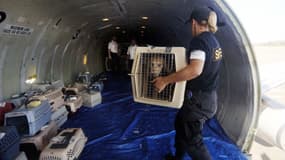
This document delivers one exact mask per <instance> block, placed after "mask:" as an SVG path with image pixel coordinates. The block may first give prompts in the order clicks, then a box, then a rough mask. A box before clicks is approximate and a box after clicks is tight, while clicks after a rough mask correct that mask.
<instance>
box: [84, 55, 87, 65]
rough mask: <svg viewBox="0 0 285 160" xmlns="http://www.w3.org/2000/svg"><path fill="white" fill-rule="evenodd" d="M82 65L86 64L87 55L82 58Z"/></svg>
mask: <svg viewBox="0 0 285 160" xmlns="http://www.w3.org/2000/svg"><path fill="white" fill-rule="evenodd" d="M83 64H84V65H86V64H87V54H84V56H83Z"/></svg>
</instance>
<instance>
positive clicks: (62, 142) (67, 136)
mask: <svg viewBox="0 0 285 160" xmlns="http://www.w3.org/2000/svg"><path fill="white" fill-rule="evenodd" d="M86 141H87V137H85V135H84V133H83V131H82V129H81V128H68V129H65V130H63V131H61V132H60V133H59V134H58V135H57V136H56V137H54V138H52V139H51V141H50V143H49V144H48V146H46V147H45V149H44V150H43V151H42V153H41V155H40V160H73V159H78V157H79V156H80V154H81V152H82V150H83V148H84V146H85V143H86Z"/></svg>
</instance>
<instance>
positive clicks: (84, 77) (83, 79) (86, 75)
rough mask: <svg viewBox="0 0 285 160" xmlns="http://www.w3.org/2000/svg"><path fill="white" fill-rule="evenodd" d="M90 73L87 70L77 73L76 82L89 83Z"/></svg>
mask: <svg viewBox="0 0 285 160" xmlns="http://www.w3.org/2000/svg"><path fill="white" fill-rule="evenodd" d="M91 78H92V75H91V74H90V73H89V72H85V73H79V75H78V77H77V78H76V82H78V83H83V84H87V85H89V84H90V83H91Z"/></svg>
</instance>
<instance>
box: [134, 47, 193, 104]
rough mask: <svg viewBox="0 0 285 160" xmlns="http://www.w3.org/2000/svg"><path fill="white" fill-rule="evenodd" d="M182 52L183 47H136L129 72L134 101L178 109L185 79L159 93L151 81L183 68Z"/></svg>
mask: <svg viewBox="0 0 285 160" xmlns="http://www.w3.org/2000/svg"><path fill="white" fill-rule="evenodd" d="M185 54H186V53H185V48H183V47H171V48H169V47H137V49H136V54H135V58H134V63H133V67H132V73H131V79H132V90H133V96H134V101H136V102H141V103H147V104H153V105H159V106H167V107H174V108H180V107H181V106H182V104H183V100H184V92H185V86H186V81H183V82H177V83H173V84H169V85H167V86H166V87H165V89H164V90H163V91H162V92H160V93H158V92H157V90H156V89H155V87H154V85H153V83H152V81H153V80H154V79H155V78H156V77H159V76H167V75H169V74H171V73H173V72H176V71H178V70H180V69H182V68H184V67H185V66H186V65H187V63H186V58H185Z"/></svg>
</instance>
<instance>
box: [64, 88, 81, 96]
mask: <svg viewBox="0 0 285 160" xmlns="http://www.w3.org/2000/svg"><path fill="white" fill-rule="evenodd" d="M79 92H80V89H78V88H76V87H71V88H64V89H63V93H64V95H66V96H69V95H73V96H74V95H78V93H79Z"/></svg>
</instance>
